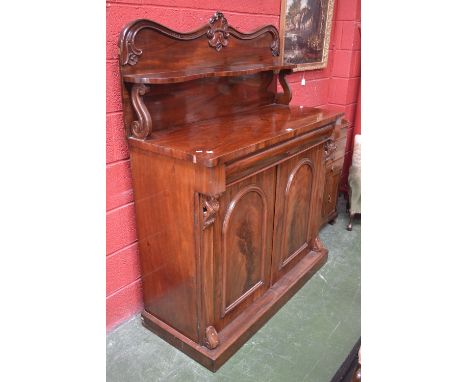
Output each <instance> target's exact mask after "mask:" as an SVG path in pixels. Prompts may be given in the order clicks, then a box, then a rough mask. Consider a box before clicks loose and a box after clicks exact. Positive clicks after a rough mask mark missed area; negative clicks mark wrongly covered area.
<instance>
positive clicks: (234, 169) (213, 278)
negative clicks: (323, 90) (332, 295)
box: [119, 12, 343, 370]
mask: <svg viewBox="0 0 468 382" xmlns="http://www.w3.org/2000/svg"><path fill="white" fill-rule="evenodd" d="M278 41H279V38H278V31H277V30H276V28H275V27H273V26H266V27H263V28H260V29H259V30H257V31H255V32H252V33H243V32H239V31H237V30H235V29H234V28H232V27H230V26H229V24H228V21H227V20H226V18H225V17H224V15H223V14H222V13H221V12H216V13H215V15H214V16H213V17H212V18H211V19H210V20H208V23H207V24H206V25H205V26H203V27H202V28H200V29H197V30H196V31H194V32H190V33H179V32H175V31H172V30H171V29H169V28H166V27H164V26H162V25H160V24H158V23H155V22H153V21H150V20H136V21H134V22H132V23H130V24H129V25H128V26H127V27H126V28H125V29H124V30H123V31H122V33H121V36H120V42H119V44H120V61H119V62H120V71H121V80H122V100H123V105H124V122H125V127H126V130H127V135H128V142H129V148H130V162H131V170H132V179H133V191H134V197H135V210H136V222H137V234H138V245H139V253H140V257H141V267H142V279H143V297H144V306H145V310H144V312H143V314H142V318H143V323H144V325H145V326H147V327H148V328H150V329H151V330H153V331H154V332H155V333H157V334H158V335H160V336H161V337H162V338H164V339H165V340H166V341H168V342H170V343H171V344H173V345H174V346H177V347H178V348H179V349H180V350H182V351H184V352H186V353H187V354H189V355H190V356H191V357H193V358H194V359H196V360H197V361H198V362H200V363H201V364H203V365H204V366H206V367H208V368H209V369H211V370H217V369H218V368H219V367H220V366H221V365H222V364H223V363H224V362H226V360H227V359H228V358H229V357H230V356H232V354H234V352H235V351H236V350H237V349H238V348H239V347H240V346H242V344H243V343H244V342H245V341H246V340H247V339H248V338H249V337H250V336H251V335H252V334H253V333H255V331H256V330H258V329H259V328H260V327H261V326H262V325H263V324H264V323H265V322H266V321H267V320H268V319H269V318H270V317H271V316H272V315H273V314H274V313H275V312H276V311H277V310H278V309H279V308H280V307H281V306H282V305H283V304H284V303H285V302H286V301H287V300H288V299H289V298H290V297H291V296H292V295H293V294H294V293H295V292H296V291H297V290H298V289H299V288H300V287H301V286H302V285H303V284H304V283H305V282H306V280H307V279H308V278H310V277H311V276H312V275H313V274H314V273H315V272H316V271H317V269H319V268H320V267H321V266H322V265H323V264H324V262H325V261H326V258H327V250H326V249H325V248H324V247H323V244H322V243H321V242H320V240H319V238H318V229H319V227H320V225H321V224H322V221H323V220H322V215H321V212H322V211H321V210H322V208H321V207H322V205H323V197H324V188H325V187H326V185H325V183H326V179H325V178H326V167H327V166H328V167H330V166H331V167H333V168H335V167H334V166H336V165H337V164H338V160H341V159H342V158H335V156H334V154H333V153H332V151H333V150H332V149H331V147H332V146H331V145H330V140H335V139H337V137H336V136H335V135H336V129H337V126H341V124H342V122H341V119H342V116H343V113H337V112H332V111H327V110H323V109H318V108H310V107H296V106H289V102H290V101H291V97H292V93H291V89H290V87H289V85H288V83H287V80H286V76H287V75H288V74H289V73H290V72H291V70H292V66H288V65H286V66H285V65H281V64H280V63H279V62H278V58H277V54H278V49H279V46H278ZM278 83H279V85H280V86H281V88H282V91H281V90H279V91H278V88H277V84H278ZM333 144H334V147H336V146H337V145H338V146H339V147H341V146H342V143H341V141H338V143H337V144H335V143H333ZM341 165H342V164H341ZM328 187H329V188H330V187H331V186H328Z"/></svg>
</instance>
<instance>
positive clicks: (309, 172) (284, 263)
mask: <svg viewBox="0 0 468 382" xmlns="http://www.w3.org/2000/svg"><path fill="white" fill-rule="evenodd" d="M323 145H324V143H321V144H319V145H316V146H314V147H312V148H311V149H309V150H307V151H305V152H302V153H300V154H298V155H296V156H294V157H292V158H290V159H288V160H286V161H284V162H283V163H281V164H279V165H278V166H277V186H276V202H275V231H274V237H273V242H274V245H273V259H272V272H271V276H272V282H273V283H274V282H276V281H277V280H279V278H280V277H282V275H284V274H285V273H286V272H288V271H289V270H290V269H291V268H292V267H294V266H295V265H296V264H297V263H298V262H299V261H300V260H301V259H302V258H303V257H304V256H305V255H307V254H308V253H309V252H311V251H312V250H313V245H314V241H315V239H316V237H317V233H318V227H319V226H320V225H321V211H320V208H318V206H321V205H322V194H323V187H324V171H323V160H324V151H323Z"/></svg>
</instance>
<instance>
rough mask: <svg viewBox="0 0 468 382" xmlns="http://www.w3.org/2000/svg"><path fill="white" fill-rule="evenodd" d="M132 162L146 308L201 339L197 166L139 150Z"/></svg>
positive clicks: (177, 327)
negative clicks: (195, 197)
mask: <svg viewBox="0 0 468 382" xmlns="http://www.w3.org/2000/svg"><path fill="white" fill-rule="evenodd" d="M130 160H131V170H132V178H133V190H134V197H135V210H136V222H137V234H138V246H139V252H140V258H141V267H142V279H143V298H144V303H145V309H146V310H147V311H148V312H150V313H151V314H153V315H154V316H155V317H158V318H159V319H160V320H162V321H165V322H167V323H170V325H171V326H172V327H174V328H176V329H177V330H178V331H180V332H181V333H183V334H184V335H186V336H187V337H189V338H191V339H193V340H195V341H197V340H198V335H199V333H198V328H197V293H196V291H197V288H196V266H195V265H196V257H195V247H194V244H193V240H192V238H193V237H194V234H195V232H194V226H193V216H194V203H193V185H192V184H193V183H194V178H195V169H194V168H193V167H192V166H190V164H188V163H186V162H182V161H178V160H175V159H171V158H167V157H163V156H159V155H155V154H149V153H145V152H141V151H138V150H132V151H131V156H130ZM180 179H185V182H180Z"/></svg>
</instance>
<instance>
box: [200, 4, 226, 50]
mask: <svg viewBox="0 0 468 382" xmlns="http://www.w3.org/2000/svg"><path fill="white" fill-rule="evenodd" d="M208 24H209V28H208V31H207V32H206V37H208V39H209V40H208V44H210V46H211V47H213V48H215V49H216V51H218V52H219V51H220V50H221V49H222V48H223V47H224V46H227V44H228V40H227V39H228V37H229V31H228V29H229V25H228V22H227V20H226V18H225V17H224V15H223V14H222V13H221V12H219V11H216V13H215V14H214V15H213V16H212V17H211V18H210V21H209V23H208Z"/></svg>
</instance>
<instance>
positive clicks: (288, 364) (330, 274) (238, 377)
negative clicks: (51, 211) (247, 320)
mask: <svg viewBox="0 0 468 382" xmlns="http://www.w3.org/2000/svg"><path fill="white" fill-rule="evenodd" d="M338 209H339V216H338V218H337V221H336V224H335V225H333V226H331V225H327V226H326V227H324V228H323V230H322V231H321V233H320V237H321V239H322V241H323V243H324V244H325V246H326V247H327V248H328V250H329V258H328V262H327V263H326V264H325V265H324V266H323V267H322V268H321V269H320V270H319V271H318V272H317V273H316V274H315V275H314V276H313V277H312V278H311V279H310V280H309V281H308V282H307V283H306V284H305V285H304V286H303V287H302V289H301V290H299V291H298V292H297V293H296V295H294V297H293V298H291V300H289V301H288V302H287V303H286V304H285V305H284V306H283V307H282V308H281V309H280V310H279V311H278V312H277V313H276V315H274V316H273V317H272V318H271V319H270V320H269V321H268V322H267V323H266V324H265V325H264V326H263V327H262V328H261V329H260V330H259V331H258V332H257V333H256V334H255V335H254V336H253V337H252V338H251V339H250V340H249V341H247V342H246V343H245V345H244V346H243V347H242V348H241V349H239V351H238V352H237V353H236V354H235V355H234V356H233V357H232V358H231V359H229V360H228V361H227V362H226V363H225V364H224V365H223V366H222V367H221V368H220V369H219V370H218V371H217V372H216V373H212V372H210V371H209V370H207V369H205V368H204V367H203V366H201V365H200V364H198V363H197V362H195V361H193V360H192V359H191V358H189V357H188V356H186V355H185V354H184V353H182V352H180V351H178V350H177V349H175V348H174V347H172V346H171V345H169V344H167V343H166V342H165V341H163V340H162V339H160V338H159V337H158V336H156V335H155V334H153V333H152V332H150V331H149V330H148V329H145V328H144V327H143V326H142V325H141V322H140V318H139V316H136V317H134V318H132V319H131V320H129V321H127V322H126V323H124V324H123V325H121V326H119V327H118V328H117V329H115V330H114V331H113V332H111V333H109V334H108V335H107V381H109V382H130V381H132V382H140V381H141V382H143V381H153V382H154V381H181V382H182V381H183V382H188V381H190V382H191V381H236V382H241V381H262V382H263V381H265V382H266V381H271V382H273V381H278V382H280V381H281V382H285V381H288V382H293V381H294V382H295V381H312V382H329V381H330V380H331V378H332V377H333V376H334V374H335V372H336V370H337V369H338V368H339V367H340V365H341V363H342V362H343V361H344V360H345V358H346V356H347V355H348V353H349V352H350V351H351V349H352V347H353V346H354V344H355V343H356V341H357V340H358V338H359V337H360V335H361V316H360V312H361V224H360V219H359V218H358V219H356V221H355V224H354V228H353V231H352V232H348V231H346V223H347V215H346V212H345V204H344V200H343V199H340V201H339V208H338Z"/></svg>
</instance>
